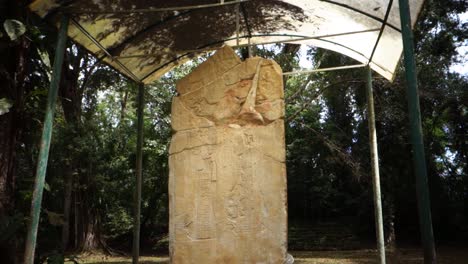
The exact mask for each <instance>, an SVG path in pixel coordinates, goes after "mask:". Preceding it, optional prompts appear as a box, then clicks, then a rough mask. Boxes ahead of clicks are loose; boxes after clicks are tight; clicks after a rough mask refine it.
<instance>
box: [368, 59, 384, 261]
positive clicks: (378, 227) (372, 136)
mask: <svg viewBox="0 0 468 264" xmlns="http://www.w3.org/2000/svg"><path fill="white" fill-rule="evenodd" d="M366 79H367V85H366V97H367V122H368V126H369V148H370V154H371V169H372V186H373V189H374V216H375V232H376V238H377V249H378V251H379V259H380V263H381V264H385V241H384V230H383V216H382V198H381V194H380V171H379V152H378V149H377V132H376V129H375V110H374V95H373V92H372V70H371V68H370V67H369V66H367V67H366Z"/></svg>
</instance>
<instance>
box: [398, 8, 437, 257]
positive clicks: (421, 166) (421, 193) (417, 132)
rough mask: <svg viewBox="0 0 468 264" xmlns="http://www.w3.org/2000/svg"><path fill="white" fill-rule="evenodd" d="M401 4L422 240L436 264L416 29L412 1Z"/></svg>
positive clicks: (428, 255) (425, 252) (426, 252)
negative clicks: (415, 52)
mask: <svg viewBox="0 0 468 264" xmlns="http://www.w3.org/2000/svg"><path fill="white" fill-rule="evenodd" d="M399 3H400V19H401V30H402V31H401V33H402V38H403V53H404V62H405V73H406V88H407V100H408V111H409V119H410V130H411V131H410V134H411V146H412V150H413V164H414V165H413V166H414V173H415V176H416V193H417V198H418V211H419V225H420V230H421V239H422V243H423V248H424V263H425V264H435V263H437V260H436V251H435V243H434V233H433V230H432V217H431V205H430V200H429V184H428V181H427V170H426V160H425V154H424V143H423V133H422V126H421V111H420V109H419V94H418V80H417V74H416V63H415V58H414V46H413V45H414V44H413V41H414V40H413V32H412V30H411V16H410V8H409V4H408V0H399Z"/></svg>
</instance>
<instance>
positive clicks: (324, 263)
mask: <svg viewBox="0 0 468 264" xmlns="http://www.w3.org/2000/svg"><path fill="white" fill-rule="evenodd" d="M437 253H438V263H439V264H468V248H442V249H439V250H438V252H437ZM291 254H292V255H293V256H294V259H295V261H294V263H298V264H335V263H336V264H361V263H362V264H378V260H377V252H376V251H375V250H346V251H295V252H291ZM79 261H80V263H86V264H98V263H114V264H124V263H131V262H132V259H131V257H130V256H128V257H108V256H103V255H88V256H81V257H80V259H79ZM140 263H144V264H159V263H169V258H168V257H167V256H142V257H140ZM387 263H389V264H419V263H423V259H422V253H421V251H420V250H419V249H400V250H398V251H397V252H395V253H392V252H388V253H387Z"/></svg>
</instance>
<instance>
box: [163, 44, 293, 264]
mask: <svg viewBox="0 0 468 264" xmlns="http://www.w3.org/2000/svg"><path fill="white" fill-rule="evenodd" d="M177 92H178V93H179V95H178V96H176V97H174V98H173V101H172V128H173V130H174V134H173V136H172V141H171V146H170V150H169V169H170V174H169V208H170V213H169V226H170V227H169V243H170V257H171V263H177V264H179V263H193V264H210V263H216V264H218V263H234V264H236V263H248V264H250V263H278V264H282V263H284V261H285V259H286V255H287V208H286V206H287V201H286V167H285V139H284V92H283V77H282V71H281V68H280V67H279V66H278V64H277V63H276V62H274V61H272V60H267V59H262V58H259V57H254V58H249V59H247V60H245V61H241V60H240V59H239V57H238V56H237V55H236V53H235V52H234V51H233V50H232V49H231V48H230V47H227V46H226V47H223V48H221V49H220V50H218V51H217V52H216V53H215V54H214V55H213V56H211V57H210V58H209V59H208V60H206V61H205V62H203V63H202V64H201V65H200V66H198V67H197V68H196V69H195V70H194V71H193V72H192V73H190V74H189V75H187V76H186V77H184V78H183V79H181V80H180V81H179V82H178V83H177Z"/></svg>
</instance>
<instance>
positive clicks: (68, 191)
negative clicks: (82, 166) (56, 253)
mask: <svg viewBox="0 0 468 264" xmlns="http://www.w3.org/2000/svg"><path fill="white" fill-rule="evenodd" d="M69 169H70V168H68V170H67V171H66V172H65V179H64V183H65V187H64V188H65V189H64V194H65V195H64V196H65V197H64V204H63V226H62V251H63V252H65V251H66V250H67V249H68V246H69V245H68V244H69V238H70V215H71V214H70V208H71V198H72V189H73V188H72V187H73V170H69Z"/></svg>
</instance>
